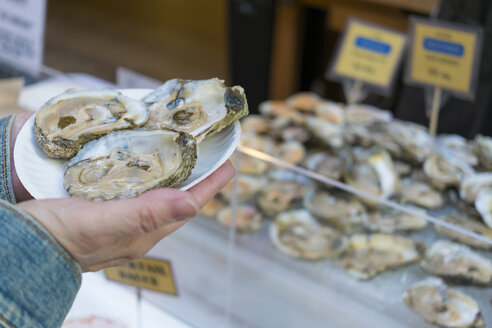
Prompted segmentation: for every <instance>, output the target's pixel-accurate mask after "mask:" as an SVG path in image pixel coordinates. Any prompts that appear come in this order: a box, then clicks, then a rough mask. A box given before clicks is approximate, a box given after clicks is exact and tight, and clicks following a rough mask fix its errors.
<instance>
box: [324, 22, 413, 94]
mask: <svg viewBox="0 0 492 328" xmlns="http://www.w3.org/2000/svg"><path fill="white" fill-rule="evenodd" d="M405 45H406V36H405V35H404V34H403V33H399V32H396V31H393V30H391V29H388V28H386V27H382V26H378V25H375V24H372V23H368V22H364V21H361V20H358V19H353V18H352V19H350V20H349V21H348V22H347V25H346V27H345V31H344V32H343V35H342V37H341V38H340V39H339V41H338V45H337V48H336V51H335V55H334V57H333V60H332V61H331V64H330V66H329V68H328V71H327V73H326V75H327V78H329V79H332V80H335V81H340V82H342V83H343V84H344V90H345V94H346V96H347V97H346V98H347V102H348V103H354V102H357V101H360V100H361V99H362V97H363V95H364V94H365V93H367V92H372V93H376V94H382V95H388V94H389V93H390V92H391V90H392V87H393V84H394V82H395V78H396V73H397V71H398V67H399V64H400V62H401V59H402V56H403V51H404V49H405Z"/></svg>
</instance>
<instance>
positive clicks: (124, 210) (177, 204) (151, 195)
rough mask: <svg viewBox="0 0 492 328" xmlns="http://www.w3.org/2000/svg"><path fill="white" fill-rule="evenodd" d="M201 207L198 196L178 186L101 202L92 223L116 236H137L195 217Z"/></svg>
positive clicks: (104, 232)
mask: <svg viewBox="0 0 492 328" xmlns="http://www.w3.org/2000/svg"><path fill="white" fill-rule="evenodd" d="M198 211H199V208H198V206H197V202H196V200H195V199H194V197H193V196H192V195H191V194H190V193H187V192H184V191H180V190H176V189H156V190H151V191H148V192H146V193H144V194H142V195H140V196H138V197H135V198H130V199H124V200H116V201H109V202H103V203H99V204H98V206H97V207H95V208H94V213H93V215H91V217H92V218H91V220H94V221H99V222H93V223H92V226H97V227H98V228H99V229H98V230H99V231H101V232H103V234H104V235H108V236H112V237H113V238H116V239H118V238H121V237H133V236H138V235H142V234H146V233H149V232H152V231H155V230H157V229H159V228H161V227H163V226H165V225H168V224H170V223H174V222H176V221H180V220H183V219H186V218H190V217H193V216H195V215H197V214H198ZM101 221H102V222H101Z"/></svg>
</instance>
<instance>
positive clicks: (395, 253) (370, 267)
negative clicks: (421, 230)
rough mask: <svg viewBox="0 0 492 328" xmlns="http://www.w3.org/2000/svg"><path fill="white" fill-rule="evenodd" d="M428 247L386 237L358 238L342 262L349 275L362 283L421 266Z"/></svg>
mask: <svg viewBox="0 0 492 328" xmlns="http://www.w3.org/2000/svg"><path fill="white" fill-rule="evenodd" d="M424 251H425V245H424V244H422V243H419V242H416V241H414V240H412V239H409V238H404V237H400V236H397V235H389V234H382V233H373V234H355V235H353V236H351V237H350V238H349V247H348V249H347V251H346V252H345V253H344V254H343V255H342V256H341V258H340V262H341V264H342V266H343V267H344V268H345V270H347V272H348V273H349V274H350V275H352V276H354V277H356V278H357V279H360V280H367V279H370V278H373V277H374V276H376V275H377V274H379V273H381V272H383V271H386V270H393V269H397V268H399V267H402V266H405V265H409V264H411V263H414V262H417V261H419V260H420V259H421V258H422V255H423V253H424Z"/></svg>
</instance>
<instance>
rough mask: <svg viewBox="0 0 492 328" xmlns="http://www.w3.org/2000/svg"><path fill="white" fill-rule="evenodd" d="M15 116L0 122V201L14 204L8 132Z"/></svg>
mask: <svg viewBox="0 0 492 328" xmlns="http://www.w3.org/2000/svg"><path fill="white" fill-rule="evenodd" d="M14 118H15V115H11V116H7V117H4V118H2V119H1V120H0V199H3V200H6V201H8V202H10V203H13V204H15V203H16V201H15V196H14V190H13V189H12V177H11V175H10V130H11V128H12V123H13V122H14Z"/></svg>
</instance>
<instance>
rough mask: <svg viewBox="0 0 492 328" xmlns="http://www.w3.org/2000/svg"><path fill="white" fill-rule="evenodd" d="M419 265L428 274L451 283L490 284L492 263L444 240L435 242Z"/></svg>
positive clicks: (468, 249) (467, 248)
mask: <svg viewBox="0 0 492 328" xmlns="http://www.w3.org/2000/svg"><path fill="white" fill-rule="evenodd" d="M420 265H421V267H422V268H423V269H424V270H425V271H427V272H429V273H430V274H433V275H436V276H440V277H442V278H445V279H446V280H450V281H452V282H458V283H465V284H477V285H489V284H490V283H491V282H492V261H490V260H489V259H487V258H485V257H483V256H481V255H480V254H478V253H476V252H474V251H472V250H471V249H470V248H469V247H467V246H463V245H460V244H456V243H453V242H450V241H446V240H439V241H437V242H435V243H434V244H433V245H432V246H431V247H430V248H429V249H428V250H427V252H426V253H425V257H424V259H423V260H422V262H421V263H420Z"/></svg>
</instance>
